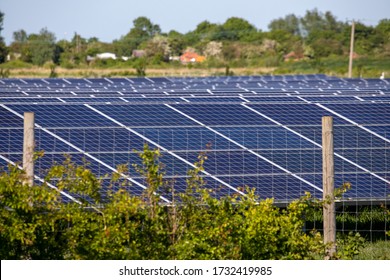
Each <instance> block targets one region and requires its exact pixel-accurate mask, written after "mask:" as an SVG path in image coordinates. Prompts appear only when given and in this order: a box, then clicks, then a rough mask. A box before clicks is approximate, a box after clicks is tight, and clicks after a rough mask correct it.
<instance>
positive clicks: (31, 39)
mask: <svg viewBox="0 0 390 280" xmlns="http://www.w3.org/2000/svg"><path fill="white" fill-rule="evenodd" d="M55 43H56V38H55V35H54V33H52V32H50V31H48V30H47V28H43V29H41V31H40V32H39V34H30V35H29V36H28V40H27V47H28V52H29V54H30V55H31V62H32V63H33V64H36V65H39V66H42V65H43V64H44V63H45V62H48V61H53V60H55V55H56V53H55V51H56V45H55Z"/></svg>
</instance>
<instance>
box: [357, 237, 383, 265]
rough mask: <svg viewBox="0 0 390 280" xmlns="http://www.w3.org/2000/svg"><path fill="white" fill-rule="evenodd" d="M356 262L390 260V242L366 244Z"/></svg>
mask: <svg viewBox="0 0 390 280" xmlns="http://www.w3.org/2000/svg"><path fill="white" fill-rule="evenodd" d="M355 259H356V260H390V241H377V242H374V243H366V244H365V246H364V248H362V249H361V251H360V253H359V254H358V255H357V256H356V257H355Z"/></svg>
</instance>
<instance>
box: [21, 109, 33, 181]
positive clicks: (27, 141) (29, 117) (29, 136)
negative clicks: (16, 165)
mask: <svg viewBox="0 0 390 280" xmlns="http://www.w3.org/2000/svg"><path fill="white" fill-rule="evenodd" d="M34 119H35V117H34V113H32V112H25V113H24V134H23V169H24V171H25V173H26V179H25V181H24V184H28V185H29V186H32V185H33V184H34V146H35V139H34V125H35V120H34Z"/></svg>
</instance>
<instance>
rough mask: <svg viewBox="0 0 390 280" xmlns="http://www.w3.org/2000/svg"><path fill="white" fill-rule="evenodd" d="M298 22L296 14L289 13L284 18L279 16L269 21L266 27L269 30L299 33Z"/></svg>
mask: <svg viewBox="0 0 390 280" xmlns="http://www.w3.org/2000/svg"><path fill="white" fill-rule="evenodd" d="M300 24H301V23H300V19H299V18H298V17H297V16H296V15H294V14H289V15H287V16H285V17H284V18H279V19H275V20H273V21H271V23H270V24H269V25H268V28H269V29H270V31H271V32H273V31H277V30H282V31H286V32H288V33H290V34H292V35H301V26H300Z"/></svg>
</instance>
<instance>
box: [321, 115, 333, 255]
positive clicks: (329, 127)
mask: <svg viewBox="0 0 390 280" xmlns="http://www.w3.org/2000/svg"><path fill="white" fill-rule="evenodd" d="M333 152H334V149H333V117H331V116H324V117H322V181H323V200H324V207H323V215H324V216H323V220H324V244H326V245H327V246H328V247H327V249H326V256H325V259H332V258H333V257H334V255H335V254H336V207H335V201H334V159H333V155H334V154H333Z"/></svg>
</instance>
